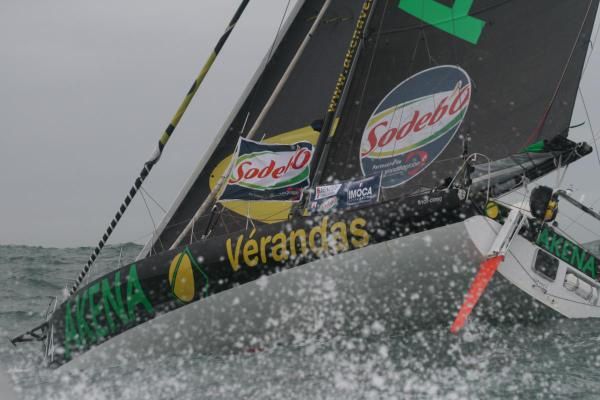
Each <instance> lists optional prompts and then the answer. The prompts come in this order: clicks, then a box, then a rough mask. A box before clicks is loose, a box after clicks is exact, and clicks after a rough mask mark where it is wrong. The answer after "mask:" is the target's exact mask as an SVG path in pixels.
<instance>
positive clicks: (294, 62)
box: [169, 0, 372, 250]
mask: <svg viewBox="0 0 600 400" xmlns="http://www.w3.org/2000/svg"><path fill="white" fill-rule="evenodd" d="M370 1H372V0H370ZM331 3H332V0H326V1H325V3H324V4H323V7H321V11H319V14H318V15H317V18H316V19H315V22H314V23H313V25H312V26H311V28H310V30H309V31H308V33H307V35H306V36H305V38H304V40H303V41H302V44H301V45H300V47H299V48H298V51H296V54H295V55H294V58H293V59H292V61H291V62H290V64H289V65H288V67H287V69H286V70H285V72H284V74H283V75H282V77H281V79H280V80H279V82H278V83H277V86H276V87H275V89H274V90H273V93H272V94H271V96H270V97H269V100H268V101H267V103H266V104H265V106H264V107H263V109H262V110H261V113H260V114H259V116H258V117H257V119H256V121H255V122H254V124H253V125H252V128H251V129H250V131H249V132H248V135H246V139H252V138H254V136H255V135H256V133H257V132H258V128H259V127H260V125H261V123H262V121H263V120H264V118H265V117H266V115H267V114H268V113H269V111H270V110H271V107H272V106H273V104H275V100H276V99H277V97H278V96H279V94H280V93H281V91H282V90H283V87H284V86H285V84H286V82H287V81H288V79H289V77H290V76H291V74H292V72H293V71H294V68H295V67H296V65H297V64H298V62H299V61H300V59H301V58H302V55H303V53H304V50H305V49H306V47H307V46H308V44H309V43H310V41H311V39H312V37H313V35H314V34H315V32H316V31H317V28H318V27H319V25H320V24H321V21H322V20H323V18H324V17H325V13H326V12H327V9H328V8H329V6H330V4H331ZM232 167H233V160H232V163H230V164H229V166H228V167H227V169H226V170H225V172H224V173H223V175H221V177H220V178H219V180H218V181H217V183H216V184H215V186H214V188H213V190H211V192H210V193H209V194H208V196H207V197H206V199H204V202H203V203H202V204H201V205H200V207H199V208H198V210H197V211H196V213H195V214H194V216H193V217H192V219H191V220H190V221H189V222H188V224H187V225H186V227H185V228H184V229H183V231H182V232H181V233H180V234H179V236H178V237H177V239H175V241H174V242H173V244H172V245H171V247H170V248H169V250H173V249H174V248H176V247H177V246H179V244H181V242H182V241H183V239H185V237H186V236H188V235H189V234H190V231H191V230H192V229H193V227H194V225H195V224H196V222H197V221H198V220H199V219H200V217H202V215H204V213H205V212H206V211H207V210H208V209H209V207H211V206H212V205H213V204H214V202H215V201H216V200H217V195H218V194H219V192H220V191H221V189H222V188H223V185H224V184H225V181H226V179H227V177H228V176H229V174H230V173H231V168H232Z"/></svg>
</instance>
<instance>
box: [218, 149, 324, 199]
mask: <svg viewBox="0 0 600 400" xmlns="http://www.w3.org/2000/svg"><path fill="white" fill-rule="evenodd" d="M312 156H313V145H312V144H310V143H309V142H298V143H294V144H291V145H287V144H264V143H260V142H255V141H252V140H247V139H244V138H240V141H239V143H238V147H237V152H236V157H235V159H234V164H233V166H232V169H231V173H230V174H229V177H228V178H227V186H226V187H225V190H224V191H223V193H222V194H221V197H220V199H219V200H220V201H227V200H263V201H264V200H277V201H282V200H283V201H300V199H301V198H302V191H303V189H304V188H306V187H308V186H309V183H310V182H309V176H310V162H311V159H312Z"/></svg>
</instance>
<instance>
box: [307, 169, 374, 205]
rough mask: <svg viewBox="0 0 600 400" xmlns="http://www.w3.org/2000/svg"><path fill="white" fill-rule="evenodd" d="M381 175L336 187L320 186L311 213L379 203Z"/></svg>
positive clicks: (312, 203) (316, 191) (316, 189)
mask: <svg viewBox="0 0 600 400" xmlns="http://www.w3.org/2000/svg"><path fill="white" fill-rule="evenodd" d="M380 186H381V175H378V176H370V177H367V178H364V179H361V180H357V181H348V182H343V183H339V184H335V185H325V186H318V187H317V188H315V194H314V197H313V199H312V200H311V203H310V208H311V211H320V212H327V211H330V210H332V209H334V208H335V209H344V208H350V207H357V206H361V205H366V204H373V203H376V202H377V201H379V188H380Z"/></svg>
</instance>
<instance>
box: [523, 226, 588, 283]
mask: <svg viewBox="0 0 600 400" xmlns="http://www.w3.org/2000/svg"><path fill="white" fill-rule="evenodd" d="M535 243H536V244H537V245H538V246H540V247H541V248H543V249H544V250H546V251H547V252H548V253H550V254H552V255H554V256H556V257H557V258H560V259H561V260H563V261H564V262H566V263H568V264H570V265H572V266H573V267H575V268H577V269H578V270H580V271H581V272H583V273H585V274H586V275H588V276H591V277H592V278H594V279H596V277H597V276H598V260H597V259H596V257H594V256H593V255H591V254H590V253H588V252H587V250H585V249H583V248H582V247H580V246H577V245H576V244H575V243H573V242H571V241H570V240H568V239H566V238H564V237H562V236H561V235H559V234H558V233H556V232H554V231H553V230H552V229H550V228H549V227H547V226H546V227H544V228H543V229H542V231H541V232H540V234H539V235H538V237H537V240H536V242H535Z"/></svg>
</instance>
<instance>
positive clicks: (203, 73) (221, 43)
mask: <svg viewBox="0 0 600 400" xmlns="http://www.w3.org/2000/svg"><path fill="white" fill-rule="evenodd" d="M249 2H250V0H242V2H241V4H240V5H239V7H238V8H237V10H236V12H235V14H234V16H233V18H232V19H231V21H230V22H229V24H228V25H227V29H226V30H225V32H224V33H223V35H222V36H221V38H220V39H219V41H218V42H217V45H216V46H215V48H214V50H213V51H212V53H211V54H210V56H209V57H208V59H207V60H206V62H205V63H204V66H203V67H202V69H201V70H200V73H199V74H198V77H197V78H196V80H194V83H193V84H192V87H191V88H190V90H189V91H188V93H187V94H186V96H185V98H184V99H183V101H182V102H181V104H180V106H179V108H178V109H177V111H176V112H175V115H174V116H173V118H172V119H171V122H170V123H169V125H168V126H167V128H166V129H165V131H164V132H163V134H162V136H161V137H160V139H159V141H158V145H157V147H156V149H155V150H154V153H152V156H151V157H150V159H149V160H148V161H146V163H145V164H144V167H143V168H142V171H141V172H140V174H139V176H138V177H137V179H136V180H135V182H134V184H133V186H132V187H131V189H130V190H129V193H128V194H127V196H126V197H125V200H124V201H123V203H122V204H121V206H120V207H119V210H118V211H117V213H116V214H115V216H114V218H113V220H112V221H111V222H110V224H109V226H108V228H107V229H106V231H105V233H104V235H103V236H102V239H100V241H99V242H98V245H97V246H96V248H95V249H94V251H93V252H92V254H91V255H90V258H89V259H88V261H87V263H86V265H85V266H84V267H83V269H82V270H81V272H80V273H79V275H78V276H77V279H76V280H75V283H74V284H73V286H72V287H71V289H70V291H69V296H72V295H73V294H74V293H75V292H76V291H77V289H78V288H79V286H80V285H81V282H83V280H84V279H85V277H86V276H87V274H88V273H89V271H90V269H91V268H92V265H93V264H94V261H96V258H97V257H98V255H99V254H100V251H102V248H103V247H104V245H105V244H106V242H107V241H108V238H109V237H110V236H111V234H112V233H113V231H114V229H115V227H116V226H117V224H118V223H119V221H120V220H121V217H122V216H123V214H124V213H125V211H126V210H127V208H128V207H129V204H131V201H132V200H133V198H134V197H135V195H136V194H137V192H138V190H139V189H140V187H141V186H142V184H143V183H144V181H145V180H146V178H147V177H148V175H149V174H150V171H151V170H152V168H153V167H154V165H155V164H156V163H157V162H158V160H159V159H160V156H161V155H162V152H163V150H164V148H165V146H166V145H167V143H168V142H169V139H170V138H171V135H172V134H173V132H174V131H175V128H177V125H178V124H179V121H180V120H181V118H182V117H183V114H184V113H185V111H186V110H187V108H188V106H189V105H190V102H191V101H192V99H193V98H194V95H195V94H196V92H197V91H198V88H199V87H200V85H201V84H202V82H203V81H204V78H205V77H206V75H207V74H208V71H210V69H211V67H212V65H213V64H214V62H215V60H216V58H217V56H218V55H219V52H220V51H221V49H222V48H223V46H224V45H225V42H227V39H229V35H230V34H231V32H232V31H233V29H234V28H235V25H236V24H237V22H238V21H239V19H240V17H241V16H242V14H243V13H244V10H245V9H246V6H247V5H248V3H249Z"/></svg>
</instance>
